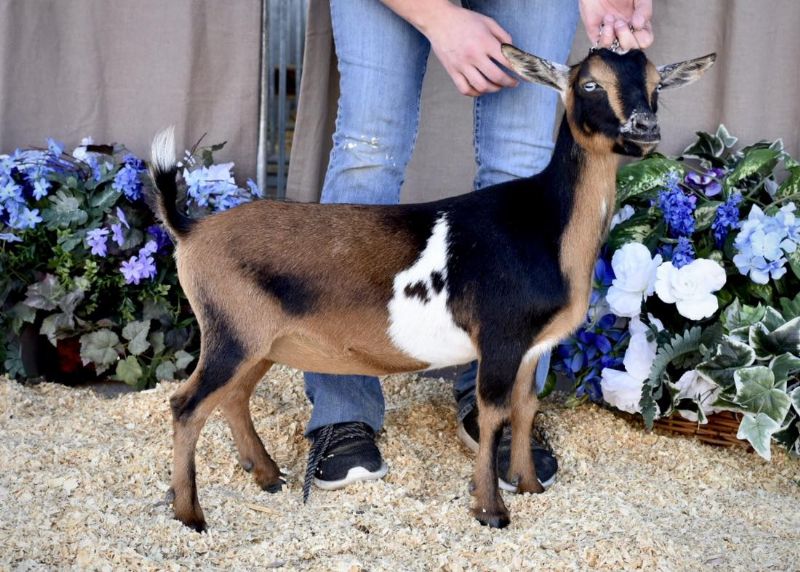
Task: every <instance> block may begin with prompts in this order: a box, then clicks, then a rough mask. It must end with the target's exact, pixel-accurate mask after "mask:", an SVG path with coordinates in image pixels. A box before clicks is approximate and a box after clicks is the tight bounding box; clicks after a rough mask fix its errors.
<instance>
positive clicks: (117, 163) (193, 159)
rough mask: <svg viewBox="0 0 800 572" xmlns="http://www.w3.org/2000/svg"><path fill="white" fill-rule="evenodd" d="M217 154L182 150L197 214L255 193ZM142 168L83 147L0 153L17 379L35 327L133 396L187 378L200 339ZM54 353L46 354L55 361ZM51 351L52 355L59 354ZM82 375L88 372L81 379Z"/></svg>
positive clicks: (2, 298) (4, 348)
mask: <svg viewBox="0 0 800 572" xmlns="http://www.w3.org/2000/svg"><path fill="white" fill-rule="evenodd" d="M221 148H222V145H215V146H211V147H207V148H197V146H195V149H194V150H192V151H191V152H187V153H186V156H185V157H184V159H183V163H182V166H183V171H182V174H183V178H184V181H185V183H186V185H187V208H188V209H189V210H190V211H194V212H193V214H194V215H196V216H200V215H202V214H205V213H208V212H211V211H219V210H225V209H227V208H230V207H232V206H235V205H237V204H240V203H242V202H245V201H249V200H252V199H253V197H255V196H260V195H261V193H260V191H259V190H258V188H257V186H256V185H255V183H253V182H252V181H248V188H247V189H243V188H239V187H238V186H237V185H236V183H235V182H234V179H233V174H232V169H233V163H225V164H215V163H214V160H213V153H214V152H215V151H218V150H219V149H221ZM145 172H146V170H145V165H144V162H143V161H142V160H141V159H139V158H137V157H136V156H134V155H133V154H131V153H129V152H127V151H126V149H125V148H124V147H123V146H120V145H95V144H94V143H93V141H92V140H91V139H90V138H87V139H84V140H83V141H82V144H81V145H80V146H78V147H77V148H76V149H74V150H73V151H72V153H71V154H67V153H65V152H64V147H63V145H62V144H60V143H58V142H56V141H54V140H52V139H50V140H48V146H47V148H46V149H24V150H22V149H19V150H17V151H15V152H14V153H13V154H11V155H2V156H0V312H1V313H0V331H2V332H3V338H2V339H0V364H2V368H0V369H2V370H4V372H5V373H7V374H8V375H10V376H12V377H25V376H28V372H26V370H25V365H24V363H23V355H22V347H23V343H22V340H23V339H24V336H23V332H24V331H25V330H26V329H28V330H30V329H33V330H34V332H35V333H37V334H40V335H41V336H43V337H45V338H46V339H47V340H48V341H49V343H50V344H51V345H52V347H53V348H57V349H58V354H62V355H61V357H64V356H63V354H64V352H69V351H70V348H72V351H73V353H75V354H76V355H75V356H74V359H73V362H75V363H74V364H73V365H77V366H78V367H80V366H81V365H82V366H85V367H86V366H88V367H89V368H91V370H93V372H94V373H95V374H97V375H106V376H110V377H112V378H114V379H117V380H121V381H124V382H126V383H128V384H131V385H133V386H135V387H137V388H139V389H143V388H146V387H151V386H153V385H154V384H155V383H156V382H157V381H158V380H159V379H172V378H174V377H175V376H184V375H186V373H187V372H188V370H189V369H190V368H191V365H192V363H193V361H194V359H195V356H196V354H197V349H198V343H199V340H198V338H199V336H197V325H196V322H195V319H194V316H193V314H192V313H191V309H190V307H189V305H188V303H187V302H186V299H185V297H184V295H183V293H182V291H181V289H180V287H179V285H178V278H177V271H176V268H175V262H174V259H173V258H172V249H171V241H170V238H169V236H168V235H167V233H166V232H165V231H164V229H163V228H162V227H161V225H159V224H157V222H156V221H155V220H154V218H153V215H152V212H151V210H150V209H149V208H148V207H147V205H146V204H145V195H146V193H145V190H146V185H147V184H148V183H147V179H148V178H147V177H146V175H145ZM51 353H52V352H51ZM58 354H54V355H58ZM84 373H85V372H84Z"/></svg>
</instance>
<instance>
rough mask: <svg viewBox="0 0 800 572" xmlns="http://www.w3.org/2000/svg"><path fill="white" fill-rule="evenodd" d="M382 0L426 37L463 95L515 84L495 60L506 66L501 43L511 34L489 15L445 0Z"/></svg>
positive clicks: (508, 40)
mask: <svg viewBox="0 0 800 572" xmlns="http://www.w3.org/2000/svg"><path fill="white" fill-rule="evenodd" d="M381 1H382V2H383V3H384V4H385V5H386V6H388V7H389V8H390V9H391V10H392V11H393V12H395V13H396V14H397V15H398V16H400V17H401V18H403V19H404V20H406V21H407V22H408V23H410V24H411V25H412V26H414V27H415V28H416V29H417V30H419V31H420V33H422V34H423V35H424V36H425V37H426V38H428V40H429V41H430V43H431V47H432V48H433V53H434V54H436V57H437V58H438V59H439V61H440V62H442V65H443V66H444V69H445V70H447V73H448V74H449V75H450V78H451V79H452V80H453V83H455V85H456V88H458V91H460V92H461V93H463V94H464V95H470V96H473V97H474V96H478V95H481V94H482V93H492V92H495V91H498V90H500V89H502V88H503V87H514V86H515V85H517V80H516V79H514V78H513V77H511V76H510V75H508V74H507V73H506V72H505V71H503V69H502V68H500V67H499V66H498V65H497V64H496V63H495V62H499V63H501V64H503V65H507V63H508V62H507V61H506V58H505V57H504V56H503V54H502V52H501V51H500V45H501V44H503V43H509V44H510V43H511V36H510V35H509V34H508V32H506V31H505V30H504V29H503V28H501V27H500V25H499V24H498V23H497V22H495V21H494V20H492V19H491V18H489V17H487V16H483V15H481V14H478V13H477V12H473V11H471V10H467V9H465V8H462V7H460V6H456V5H455V4H451V3H450V2H449V1H448V0H381ZM492 60H494V61H492Z"/></svg>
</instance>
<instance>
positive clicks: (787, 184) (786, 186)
mask: <svg viewBox="0 0 800 572" xmlns="http://www.w3.org/2000/svg"><path fill="white" fill-rule="evenodd" d="M789 173H790V175H789V176H788V177H786V180H785V181H783V183H781V185H780V186H779V187H778V190H777V191H776V192H775V198H776V199H783V198H786V197H788V196H790V195H796V194H797V193H800V167H789Z"/></svg>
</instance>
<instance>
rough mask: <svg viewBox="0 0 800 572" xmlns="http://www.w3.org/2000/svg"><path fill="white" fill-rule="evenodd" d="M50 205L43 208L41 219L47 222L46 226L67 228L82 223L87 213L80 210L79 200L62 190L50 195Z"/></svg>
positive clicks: (85, 219)
mask: <svg viewBox="0 0 800 572" xmlns="http://www.w3.org/2000/svg"><path fill="white" fill-rule="evenodd" d="M50 204H51V206H50V207H48V208H46V209H44V211H43V212H42V219H43V220H44V221H45V222H46V223H47V228H50V229H54V228H69V227H70V226H73V225H75V226H80V225H82V224H84V223H85V222H86V221H87V220H88V219H89V215H88V214H86V212H85V211H83V210H81V208H80V206H81V201H80V200H79V199H78V198H77V197H74V196H72V195H69V194H67V193H65V192H64V191H63V190H61V191H58V192H57V193H56V194H55V195H53V196H51V197H50Z"/></svg>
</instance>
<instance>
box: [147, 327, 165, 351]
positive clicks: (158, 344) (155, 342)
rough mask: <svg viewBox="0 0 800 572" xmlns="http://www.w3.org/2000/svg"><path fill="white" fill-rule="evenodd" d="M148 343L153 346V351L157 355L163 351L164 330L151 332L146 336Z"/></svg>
mask: <svg viewBox="0 0 800 572" xmlns="http://www.w3.org/2000/svg"><path fill="white" fill-rule="evenodd" d="M148 340H149V341H150V345H152V346H153V353H154V354H155V355H159V354H160V353H162V352H163V351H164V347H165V346H164V332H153V333H151V334H150V337H149V338H148Z"/></svg>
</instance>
